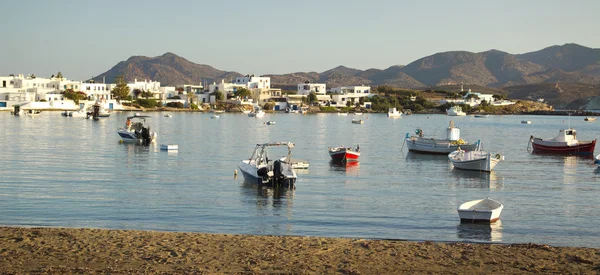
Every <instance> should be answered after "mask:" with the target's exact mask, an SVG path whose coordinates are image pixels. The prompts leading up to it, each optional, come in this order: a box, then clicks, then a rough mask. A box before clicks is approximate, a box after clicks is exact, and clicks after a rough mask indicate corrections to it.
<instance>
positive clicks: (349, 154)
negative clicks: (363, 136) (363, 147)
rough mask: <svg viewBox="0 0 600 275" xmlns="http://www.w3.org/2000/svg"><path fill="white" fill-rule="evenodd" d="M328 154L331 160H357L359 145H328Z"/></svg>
mask: <svg viewBox="0 0 600 275" xmlns="http://www.w3.org/2000/svg"><path fill="white" fill-rule="evenodd" d="M329 156H330V157H331V160H332V161H342V162H345V161H357V160H358V157H360V147H359V146H358V145H356V146H354V147H353V148H351V147H344V145H342V146H339V147H329Z"/></svg>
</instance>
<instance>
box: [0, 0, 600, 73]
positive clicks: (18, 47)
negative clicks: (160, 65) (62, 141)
mask: <svg viewBox="0 0 600 275" xmlns="http://www.w3.org/2000/svg"><path fill="white" fill-rule="evenodd" d="M2 6H3V8H2V10H3V15H2V16H0V76H6V75H9V74H25V75H28V74H35V75H37V76H39V77H50V76H51V75H52V74H56V73H57V72H59V71H60V72H61V73H62V74H63V75H64V76H65V77H66V78H68V79H72V80H86V79H89V78H92V77H94V76H97V75H99V74H101V73H104V72H106V71H108V70H110V69H111V68H112V67H113V66H115V65H116V64H117V63H119V62H121V61H125V60H127V59H128V58H129V57H131V56H148V57H154V56H160V55H162V54H164V53H166V52H172V53H174V54H176V55H179V56H181V57H183V58H185V59H187V60H189V61H191V62H194V63H198V64H205V65H210V66H212V67H214V68H216V69H219V70H225V71H236V72H238V73H241V74H256V75H263V74H286V73H294V72H323V71H326V70H329V69H332V68H335V67H337V66H340V65H343V66H346V67H350V68H355V69H359V70H366V69H370V68H376V69H386V68H388V67H390V66H394V65H407V64H409V63H411V62H413V61H415V60H417V59H419V58H422V57H426V56H429V55H432V54H435V53H438V52H445V51H470V52H483V51H487V50H491V49H496V50H500V51H504V52H508V53H512V54H520V53H526V52H531V51H537V50H541V49H543V48H546V47H549V46H553V45H563V44H566V43H577V44H580V45H583V46H586V47H590V48H600V35H598V34H600V29H599V28H598V27H599V26H600V16H598V12H599V11H600V1H598V0H575V1H564V0H503V1H481V0H473V1H470V0H464V1H462V0H454V1H449V0H430V1H427V0H423V1H416V0H413V1H404V0H369V1H367V0H363V1H355V0H318V1H316V0H302V1H292V0H254V1H245V0H216V1H205V0H171V1H164V0H119V1H116V0H104V1H94V0H84V1H81V0H19V1H10V5H8V4H6V3H5V5H2Z"/></svg>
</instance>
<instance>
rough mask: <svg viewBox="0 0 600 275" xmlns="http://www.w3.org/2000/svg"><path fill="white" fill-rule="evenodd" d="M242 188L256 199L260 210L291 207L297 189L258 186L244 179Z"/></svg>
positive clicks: (247, 195)
mask: <svg viewBox="0 0 600 275" xmlns="http://www.w3.org/2000/svg"><path fill="white" fill-rule="evenodd" d="M242 190H243V192H244V195H246V197H248V198H254V199H255V200H256V206H257V208H258V209H259V210H261V209H269V208H272V209H275V210H277V209H281V208H288V209H289V208H291V206H292V198H293V197H294V191H295V189H294V188H283V187H265V186H257V185H256V184H254V183H249V182H247V181H244V185H243V188H242Z"/></svg>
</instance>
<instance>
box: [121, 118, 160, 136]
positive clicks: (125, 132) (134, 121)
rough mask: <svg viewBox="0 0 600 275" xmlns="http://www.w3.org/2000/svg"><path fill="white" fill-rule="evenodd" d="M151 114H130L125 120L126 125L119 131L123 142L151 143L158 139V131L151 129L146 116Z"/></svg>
mask: <svg viewBox="0 0 600 275" xmlns="http://www.w3.org/2000/svg"><path fill="white" fill-rule="evenodd" d="M149 117H150V116H142V115H139V114H137V113H136V114H134V115H133V116H128V117H127V120H126V121H125V126H124V127H122V128H120V129H119V130H118V131H117V134H119V136H120V137H121V139H122V140H123V142H140V143H144V144H149V143H152V142H154V141H156V136H157V135H156V133H155V132H152V131H151V130H150V126H149V125H147V124H146V118H149Z"/></svg>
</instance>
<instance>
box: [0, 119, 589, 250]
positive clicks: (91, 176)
mask: <svg viewBox="0 0 600 275" xmlns="http://www.w3.org/2000/svg"><path fill="white" fill-rule="evenodd" d="M131 114H132V113H130V112H121V113H113V115H112V116H111V117H110V118H108V119H105V120H101V121H92V120H85V119H78V118H66V117H62V116H60V113H59V112H44V113H42V114H41V115H40V116H39V117H35V118H32V117H13V116H11V115H10V114H9V113H8V112H0V130H1V134H0V152H2V158H0V167H1V168H0V209H2V212H1V214H0V224H3V225H10V226H56V227H93V228H118V229H142V230H161V231H185V232H207V233H232V234H259V235H262V234H265V235H266V234H268V235H308V236H327V237H359V238H386V239H406V240H433V241H475V242H477V241H481V242H489V241H492V242H503V243H522V242H534V243H547V244H551V245H561V246H562V245H565V246H566V245H568V246H587V247H600V221H599V220H598V219H597V217H598V211H599V210H600V207H599V206H598V202H599V200H598V196H599V195H600V172H599V170H597V169H596V167H595V166H594V164H593V159H592V158H590V157H588V158H582V157H574V156H545V155H532V154H530V153H528V152H527V142H528V138H529V136H530V135H534V136H541V137H548V138H550V137H554V136H555V135H556V133H557V132H558V129H560V128H566V127H567V126H568V124H569V123H570V124H571V126H573V127H575V128H576V129H577V131H578V138H579V139H580V140H589V139H595V138H597V137H600V127H599V125H598V123H600V122H584V121H583V117H571V119H569V118H568V117H558V116H557V117H553V116H503V117H501V116H493V117H489V118H474V117H453V118H452V119H453V120H454V121H455V124H456V126H457V127H460V128H461V134H462V137H463V138H464V139H466V140H469V141H473V142H474V141H477V140H478V139H480V140H481V141H482V142H483V144H484V149H485V150H487V151H492V152H501V153H503V154H505V155H506V161H504V162H501V163H500V164H499V165H498V166H497V167H496V171H494V172H492V173H491V174H486V173H479V172H464V171H454V170H453V169H452V166H451V165H450V164H449V162H448V160H447V158H446V157H445V156H428V155H420V154H413V153H408V152H407V149H406V148H404V149H403V150H402V142H403V138H404V136H405V135H406V133H407V132H409V133H414V131H415V128H417V127H421V128H422V129H423V131H424V134H425V135H426V136H429V137H433V136H435V137H443V136H445V128H446V127H447V126H448V123H449V121H450V119H451V118H450V117H447V116H443V115H413V116H405V117H402V118H399V119H389V118H387V117H386V116H385V115H384V114H377V115H373V114H372V115H368V116H367V115H365V116H363V119H366V122H365V124H362V125H357V124H351V123H350V121H351V119H352V115H348V116H337V115H335V114H333V115H332V114H316V115H299V114H267V115H266V116H265V117H264V118H263V119H255V118H248V117H247V116H246V115H242V114H222V115H221V118H220V119H210V115H209V114H202V113H174V114H173V117H172V118H166V117H164V116H163V114H161V113H146V114H148V115H150V116H153V118H152V119H151V125H152V126H153V127H154V130H156V131H157V132H158V142H157V144H156V145H152V146H149V147H144V146H138V145H131V144H122V143H120V142H119V137H118V135H117V133H116V130H117V129H118V127H119V126H121V125H122V124H123V123H124V121H125V117H126V116H127V115H131ZM267 120H274V121H276V122H277V124H276V125H265V124H264V123H263V121H267ZM521 120H531V121H532V124H530V125H526V124H521V123H520V122H521ZM271 141H292V142H294V143H295V144H296V148H294V151H293V155H294V157H295V158H299V159H304V160H308V161H310V169H309V170H307V171H299V172H298V174H299V179H298V182H297V188H296V189H295V190H287V189H283V190H273V189H258V188H257V187H256V186H252V185H246V184H244V182H243V177H242V176H241V174H240V175H239V177H238V178H237V179H235V178H234V176H233V172H234V169H237V165H238V163H239V161H240V160H241V159H244V158H247V157H249V156H250V154H251V152H252V150H253V148H254V145H255V144H256V143H263V142H271ZM161 143H174V144H178V145H179V151H178V152H168V153H167V152H164V151H160V150H159V148H158V145H159V144H161ZM356 143H359V144H360V147H361V151H362V155H361V159H360V163H359V164H358V165H356V166H350V167H339V166H334V165H331V164H330V163H329V156H328V154H327V147H328V146H333V145H340V144H344V145H347V146H349V145H352V144H356ZM281 155H283V153H282V154H281ZM485 197H490V198H494V199H497V200H499V201H501V202H503V203H504V204H505V208H504V211H503V212H502V216H501V222H498V223H497V224H496V225H493V226H489V225H488V226H480V225H477V226H473V225H461V224H460V223H459V219H458V214H457V212H456V207H457V206H458V205H459V204H461V203H462V202H465V201H468V200H473V199H479V198H485Z"/></svg>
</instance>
